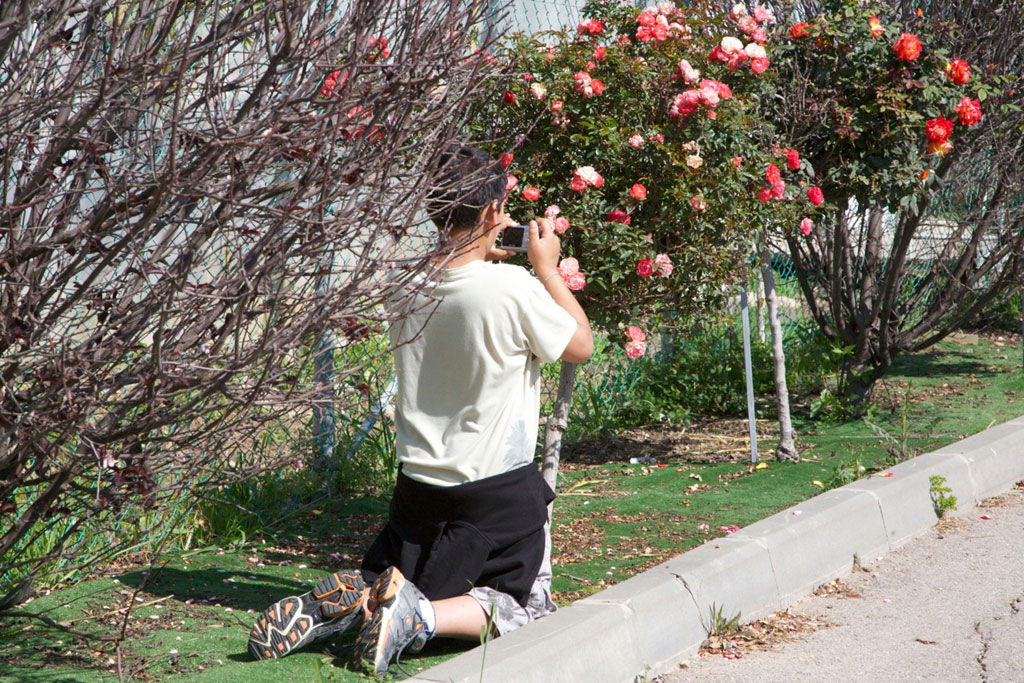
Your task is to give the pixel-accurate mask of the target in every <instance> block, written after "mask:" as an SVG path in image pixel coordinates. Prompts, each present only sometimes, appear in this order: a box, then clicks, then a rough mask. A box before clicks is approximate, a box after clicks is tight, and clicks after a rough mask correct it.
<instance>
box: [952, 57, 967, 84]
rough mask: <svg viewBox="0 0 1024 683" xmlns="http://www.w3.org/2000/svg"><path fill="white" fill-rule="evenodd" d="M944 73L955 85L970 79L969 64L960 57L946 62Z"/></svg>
mask: <svg viewBox="0 0 1024 683" xmlns="http://www.w3.org/2000/svg"><path fill="white" fill-rule="evenodd" d="M946 75H947V76H949V80H951V81H953V83H954V84H956V85H963V84H965V83H967V82H968V81H970V80H971V65H970V64H968V63H967V62H965V61H964V60H962V59H954V60H953V61H951V62H947V63H946Z"/></svg>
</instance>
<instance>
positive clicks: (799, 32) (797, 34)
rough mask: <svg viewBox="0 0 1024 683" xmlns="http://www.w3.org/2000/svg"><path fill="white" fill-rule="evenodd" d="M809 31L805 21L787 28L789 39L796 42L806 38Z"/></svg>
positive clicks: (809, 26)
mask: <svg viewBox="0 0 1024 683" xmlns="http://www.w3.org/2000/svg"><path fill="white" fill-rule="evenodd" d="M810 29H811V25H810V24H808V23H807V22H805V21H801V22H800V23H799V24H793V25H792V26H790V27H789V39H790V40H796V39H797V38H803V37H804V36H806V35H807V34H808V33H809V32H810Z"/></svg>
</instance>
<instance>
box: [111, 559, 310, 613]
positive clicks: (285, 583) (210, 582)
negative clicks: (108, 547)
mask: <svg viewBox="0 0 1024 683" xmlns="http://www.w3.org/2000/svg"><path fill="white" fill-rule="evenodd" d="M145 576H146V572H145V571H134V572H128V573H127V574H123V575H122V576H121V577H120V578H121V582H122V583H124V584H126V585H128V586H132V587H138V586H139V585H140V584H141V583H142V581H143V580H144V579H145ZM227 579H234V580H233V581H231V582H226V580H227ZM257 582H261V583H257ZM308 590H309V584H307V583H303V582H302V581H298V580H295V579H288V578H284V577H280V576H274V575H273V574H265V573H255V572H252V571H248V570H246V571H237V572H235V571H217V570H216V569H179V568H177V567H163V568H157V569H154V570H153V571H152V574H151V575H150V577H149V580H148V581H147V582H146V592H147V593H152V594H153V595H158V596H163V595H173V596H174V597H175V598H176V599H177V600H179V601H181V602H184V601H185V600H188V599H189V598H192V599H193V600H194V601H196V602H197V603H199V604H204V603H207V604H208V603H213V602H216V603H217V604H220V605H222V606H224V607H231V608H233V609H238V610H248V609H251V610H257V611H263V610H264V609H266V608H267V606H269V605H271V604H272V603H275V602H277V601H278V600H281V599H283V598H286V597H288V596H289V595H296V594H298V593H305V592H306V591H308Z"/></svg>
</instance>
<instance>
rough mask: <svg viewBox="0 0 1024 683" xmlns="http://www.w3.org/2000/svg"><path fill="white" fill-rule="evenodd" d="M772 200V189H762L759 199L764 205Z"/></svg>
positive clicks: (758, 195) (758, 194)
mask: <svg viewBox="0 0 1024 683" xmlns="http://www.w3.org/2000/svg"><path fill="white" fill-rule="evenodd" d="M771 198H772V188H770V187H762V188H761V191H760V192H758V193H757V199H758V201H760V202H761V203H762V204H767V203H768V201H769V200H770V199H771Z"/></svg>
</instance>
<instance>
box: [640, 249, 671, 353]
mask: <svg viewBox="0 0 1024 683" xmlns="http://www.w3.org/2000/svg"><path fill="white" fill-rule="evenodd" d="M673 267H674V266H673V265H672V259H670V258H669V257H668V254H658V255H657V256H655V257H654V269H655V270H656V271H658V275H660V276H662V277H668V276H669V275H671V274H672V268H673ZM641 341H642V340H641Z"/></svg>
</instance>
